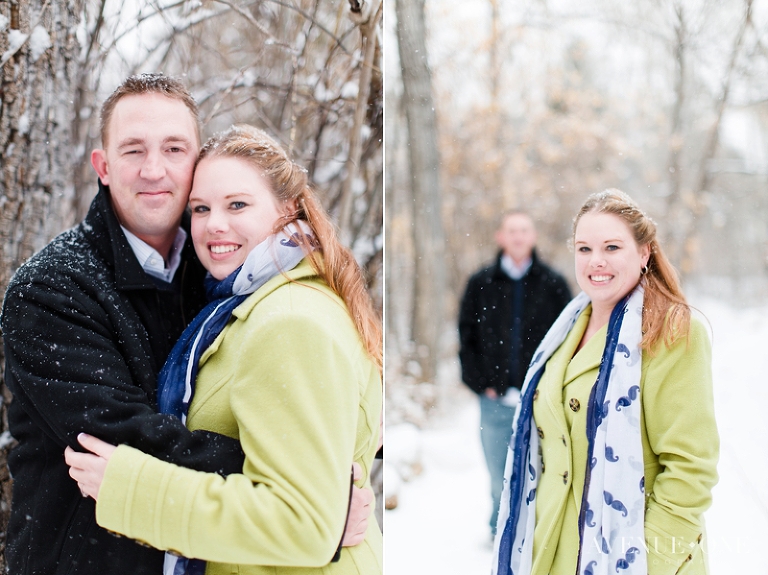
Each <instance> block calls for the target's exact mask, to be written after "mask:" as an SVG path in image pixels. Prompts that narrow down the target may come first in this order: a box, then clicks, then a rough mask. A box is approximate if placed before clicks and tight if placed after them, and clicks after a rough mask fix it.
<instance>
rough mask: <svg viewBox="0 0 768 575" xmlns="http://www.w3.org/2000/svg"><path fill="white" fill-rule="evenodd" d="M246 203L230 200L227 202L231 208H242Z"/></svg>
mask: <svg viewBox="0 0 768 575" xmlns="http://www.w3.org/2000/svg"><path fill="white" fill-rule="evenodd" d="M246 205H247V204H246V203H245V202H232V203H231V204H229V207H231V208H232V209H233V210H242V209H243V208H244V207H245V206H246Z"/></svg>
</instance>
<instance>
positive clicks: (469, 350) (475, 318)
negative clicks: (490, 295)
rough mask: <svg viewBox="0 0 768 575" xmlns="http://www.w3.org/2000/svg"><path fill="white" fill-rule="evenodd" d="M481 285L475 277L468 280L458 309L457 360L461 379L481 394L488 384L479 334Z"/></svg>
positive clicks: (480, 335)
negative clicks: (459, 364)
mask: <svg viewBox="0 0 768 575" xmlns="http://www.w3.org/2000/svg"><path fill="white" fill-rule="evenodd" d="M481 290H482V285H481V283H480V281H479V280H478V278H477V277H472V278H470V280H469V282H467V289H466V290H465V291H464V297H462V299H461V307H460V309H459V360H460V361H461V378H462V380H463V381H464V383H465V384H466V385H467V387H469V388H470V389H471V390H472V391H474V392H475V393H477V394H480V393H483V391H484V390H485V389H486V387H488V382H487V381H486V378H485V377H484V375H483V373H484V372H483V356H482V347H481V337H482V334H481V333H480V314H481V313H482V310H481V309H480V298H481V295H482V294H481Z"/></svg>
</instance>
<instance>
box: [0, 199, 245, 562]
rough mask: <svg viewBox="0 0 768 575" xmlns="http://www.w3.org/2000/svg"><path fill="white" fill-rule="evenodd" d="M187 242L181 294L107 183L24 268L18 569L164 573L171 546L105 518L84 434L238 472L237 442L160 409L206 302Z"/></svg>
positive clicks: (15, 457)
mask: <svg viewBox="0 0 768 575" xmlns="http://www.w3.org/2000/svg"><path fill="white" fill-rule="evenodd" d="M204 274H205V270H204V269H203V267H202V266H201V265H200V263H199V261H198V260H197V258H196V256H195V255H194V251H193V249H192V246H191V241H189V240H188V241H187V244H186V245H185V247H184V252H183V255H182V263H181V265H180V267H179V269H178V271H177V272H176V279H175V286H174V287H175V289H173V288H172V287H170V286H168V287H163V285H162V282H157V281H155V280H153V279H152V277H151V276H148V275H147V274H146V273H145V272H144V271H143V269H142V268H141V266H140V264H139V263H138V261H137V259H136V256H135V255H134V253H133V251H132V250H131V248H130V246H129V244H128V242H127V240H126V238H125V235H124V234H123V232H122V230H121V229H120V227H119V224H118V222H117V219H116V218H115V215H114V213H113V212H112V208H111V206H110V202H109V196H108V189H106V188H104V189H100V191H99V194H98V195H97V196H96V198H95V199H94V200H93V203H92V204H91V208H90V211H89V212H88V215H87V217H86V218H85V220H84V222H82V223H81V224H80V225H78V226H76V227H75V228H73V229H71V230H69V231H66V232H64V233H62V234H61V235H59V236H58V237H57V238H56V239H54V240H53V241H52V242H51V243H50V244H49V245H48V246H47V247H45V248H44V249H43V250H42V251H40V252H39V253H38V254H36V255H35V256H33V257H32V258H31V259H30V260H29V261H28V262H27V263H25V264H24V265H23V266H22V267H21V268H20V269H19V270H18V272H17V273H16V275H15V276H14V277H13V279H12V280H11V282H10V285H9V286H8V290H7V292H6V294H5V301H4V304H3V315H2V329H3V337H4V341H5V358H6V372H5V378H6V379H5V381H6V384H7V385H8V388H9V389H10V390H11V392H12V393H13V401H12V403H11V405H10V407H9V422H10V430H11V433H12V435H13V437H14V438H15V439H17V440H18V446H16V447H15V448H14V449H13V450H12V451H11V454H10V456H9V468H10V471H11V474H12V477H13V481H14V485H13V502H12V508H11V519H10V524H9V526H8V535H7V546H6V549H5V556H6V560H7V563H8V567H9V572H10V573H11V574H13V575H65V574H67V575H85V574H88V575H129V574H131V575H143V574H147V575H158V574H160V573H162V564H163V553H162V552H161V551H157V550H155V549H151V548H149V547H146V546H142V545H140V544H138V543H136V542H135V541H132V540H130V539H128V538H124V537H118V536H116V535H113V534H111V533H109V532H107V531H106V530H104V529H102V528H101V527H99V526H98V525H97V524H96V520H95V514H94V501H93V499H90V498H84V497H83V496H82V495H81V494H80V491H79V490H78V487H77V484H76V483H75V481H74V480H72V479H71V478H70V477H69V475H68V468H67V466H66V464H65V462H64V448H65V447H66V446H67V445H69V446H71V447H73V448H75V449H78V444H77V439H76V437H77V434H78V433H80V432H86V433H89V434H91V435H94V436H96V437H99V438H101V439H104V440H106V441H109V442H111V443H117V444H121V443H125V444H128V445H131V446H133V447H136V448H138V449H141V450H142V451H145V452H147V453H150V454H152V455H154V456H156V457H158V458H160V459H163V460H165V461H171V462H174V463H177V464H179V465H183V466H185V467H191V468H193V469H198V470H201V471H212V472H219V473H222V474H228V473H233V472H238V471H241V470H242V463H243V453H242V450H241V449H240V445H239V443H238V442H237V441H235V440H233V439H230V438H227V437H224V436H221V435H217V434H213V433H210V432H205V431H196V432H191V431H189V430H188V429H186V428H185V427H184V425H183V424H182V423H181V422H180V421H179V420H178V419H176V418H175V417H172V416H170V415H162V414H158V413H157V407H156V403H155V391H156V378H157V374H158V371H159V370H160V368H161V367H162V365H163V362H164V361H165V359H166V356H167V355H168V353H169V351H170V350H171V348H172V346H173V344H174V343H175V341H176V340H177V339H178V337H179V335H180V334H181V332H182V330H183V329H184V327H185V325H186V324H187V323H188V321H189V320H191V319H192V318H193V317H194V315H195V314H196V313H197V312H198V311H199V310H200V309H201V307H202V305H203V304H204V293H203V289H202V285H203V277H204Z"/></svg>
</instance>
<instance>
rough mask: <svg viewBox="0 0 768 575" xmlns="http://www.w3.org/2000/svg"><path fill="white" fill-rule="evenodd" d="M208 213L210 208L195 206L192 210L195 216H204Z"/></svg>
mask: <svg viewBox="0 0 768 575" xmlns="http://www.w3.org/2000/svg"><path fill="white" fill-rule="evenodd" d="M207 211H208V206H195V207H194V208H192V213H193V214H203V213H205V212H207Z"/></svg>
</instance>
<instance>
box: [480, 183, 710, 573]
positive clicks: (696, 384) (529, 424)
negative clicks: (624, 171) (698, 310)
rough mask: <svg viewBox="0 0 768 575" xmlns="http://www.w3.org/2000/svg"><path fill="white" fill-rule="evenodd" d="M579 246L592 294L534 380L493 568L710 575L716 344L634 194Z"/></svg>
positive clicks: (601, 204) (598, 207) (540, 356)
mask: <svg viewBox="0 0 768 575" xmlns="http://www.w3.org/2000/svg"><path fill="white" fill-rule="evenodd" d="M573 244H574V248H575V263H576V266H575V267H576V278H577V282H578V284H579V287H580V288H581V289H582V290H583V292H582V293H581V294H579V295H578V296H577V297H576V298H575V299H574V300H573V301H572V302H571V303H570V304H569V305H568V307H566V309H565V310H564V311H563V313H562V314H561V316H560V317H559V318H558V320H557V321H556V322H555V324H554V325H553V326H552V328H551V329H550V331H549V333H548V334H547V335H546V337H545V338H544V340H543V341H542V343H541V345H540V346H539V348H538V350H537V352H536V354H535V355H534V360H533V362H532V363H531V366H530V368H529V371H528V375H527V376H526V382H525V386H524V389H523V396H522V400H521V404H520V409H519V412H518V417H517V419H516V421H515V423H514V424H513V427H514V431H513V432H514V435H513V443H512V445H513V447H512V450H511V452H510V457H509V458H508V460H507V472H506V479H507V481H506V488H505V492H504V495H503V497H502V510H501V512H500V517H499V524H498V535H497V538H496V541H495V546H494V550H495V555H496V559H495V561H494V569H493V572H494V573H498V574H504V575H507V574H508V573H514V574H515V575H518V574H529V573H533V574H547V573H552V574H558V575H560V574H572V573H577V574H579V575H581V574H584V575H597V574H601V575H602V574H605V575H607V574H608V573H611V574H616V573H626V574H642V575H645V574H646V573H648V574H650V575H657V574H659V575H660V574H674V573H681V574H694V573H695V574H699V573H701V574H704V573H706V572H707V567H706V561H705V557H704V552H703V550H702V538H703V537H704V523H703V517H702V514H703V513H704V511H705V510H706V509H707V508H708V507H709V505H710V502H711V489H712V487H713V486H714V485H715V483H716V481H717V472H716V465H717V458H718V449H719V447H718V446H719V440H718V434H717V428H716V425H715V416H714V402H713V398H712V378H711V358H710V344H709V340H708V336H707V334H706V331H705V329H704V326H703V325H702V324H701V322H699V321H698V320H696V319H695V318H692V317H691V310H690V308H689V306H688V304H687V303H686V301H685V297H684V296H683V294H682V291H681V290H680V285H679V283H678V280H677V277H676V274H675V271H674V269H673V268H672V266H671V264H670V263H669V261H668V260H667V258H666V256H665V255H664V252H663V251H662V249H661V246H660V245H659V243H658V240H657V239H656V226H655V224H654V223H653V222H652V221H651V220H650V219H649V218H648V217H646V216H645V214H643V212H642V211H640V209H639V208H638V207H637V205H636V204H635V203H634V202H633V201H632V199H631V198H629V196H627V195H626V194H624V193H623V192H620V191H618V190H607V191H605V192H602V193H598V194H593V195H591V196H590V197H589V198H587V201H586V202H585V204H584V205H583V206H582V208H581V210H580V211H579V213H578V215H577V216H576V218H575V220H574V233H573Z"/></svg>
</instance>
